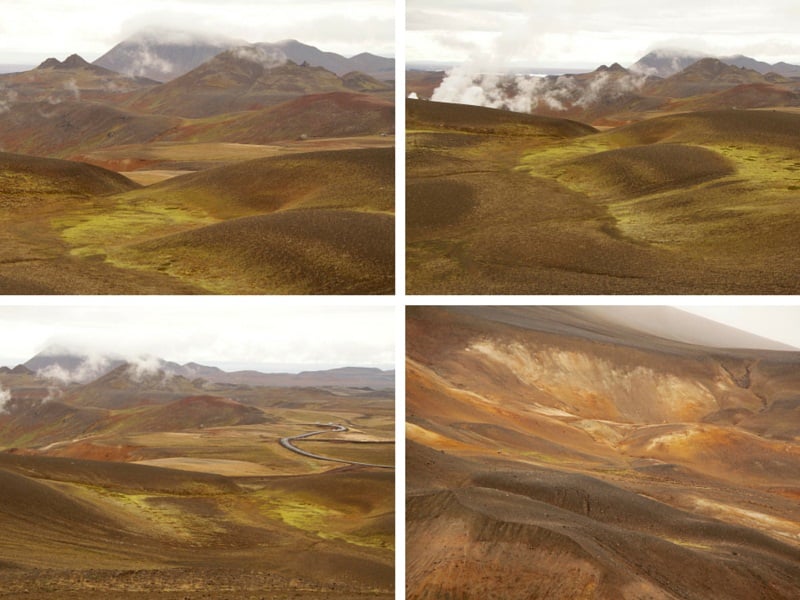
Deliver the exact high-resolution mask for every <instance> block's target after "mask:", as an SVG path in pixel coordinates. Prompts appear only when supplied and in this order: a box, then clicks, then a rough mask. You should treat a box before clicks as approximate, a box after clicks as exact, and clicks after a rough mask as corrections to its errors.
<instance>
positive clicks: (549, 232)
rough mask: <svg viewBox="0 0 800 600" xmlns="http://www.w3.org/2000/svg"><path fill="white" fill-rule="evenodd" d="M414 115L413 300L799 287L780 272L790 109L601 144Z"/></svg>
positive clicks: (661, 121)
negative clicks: (441, 295) (477, 295)
mask: <svg viewBox="0 0 800 600" xmlns="http://www.w3.org/2000/svg"><path fill="white" fill-rule="evenodd" d="M725 69H727V67H725ZM733 69H734V70H735V71H736V72H739V71H740V69H738V68H737V67H733ZM756 75H758V74H756ZM758 77H761V76H760V75H758ZM754 85H756V84H754ZM741 87H742V86H737V87H734V88H732V89H741ZM722 93H728V92H722ZM713 96H714V95H713V94H711V95H705V96H699V97H698V98H701V99H707V98H710V97H713ZM695 100H696V99H695ZM693 101H694V100H693ZM697 101H699V100H697ZM407 114H408V117H407V124H408V125H407V127H408V151H407V162H406V165H407V199H406V208H407V211H406V212H407V215H406V225H407V237H406V242H407V245H406V248H407V254H406V265H407V286H408V288H407V289H408V291H409V292H411V293H446V294H450V293H462V294H466V293H470V294H474V293H480V294H492V293H500V294H506V293H511V294H524V293H579V294H583V293H589V294H593V293H601V292H604V293H637V294H653V293H724V294H729V293H737V290H738V291H739V293H746V290H749V291H750V293H766V294H773V293H792V292H791V290H793V289H796V286H795V285H794V283H792V282H791V281H790V280H789V278H787V277H786V276H785V271H784V269H785V268H786V265H792V264H794V263H795V262H796V257H795V256H794V253H793V251H792V248H793V247H794V246H793V241H792V237H793V234H792V233H791V232H792V231H793V229H794V228H796V227H797V214H796V211H795V210H794V208H793V207H794V199H795V196H796V190H797V189H798V186H799V185H800V178H798V176H797V173H796V171H797V167H798V165H799V164H800V162H798V160H799V159H798V156H797V148H798V139H797V136H796V135H795V133H794V132H796V131H797V123H796V121H797V119H798V115H797V114H796V113H795V112H790V110H789V109H786V110H713V111H697V112H687V113H680V114H662V115H661V116H658V117H652V118H647V119H642V120H638V121H636V122H633V123H630V124H627V125H622V126H617V127H603V128H602V129H603V131H598V130H597V129H594V128H591V127H588V126H586V125H584V124H582V123H578V122H576V121H572V120H566V119H561V120H559V119H553V118H549V117H548V118H545V117H541V116H539V115H517V113H511V112H509V111H505V110H497V109H489V108H484V107H470V106H461V105H457V104H448V103H440V102H432V101H420V100H408V101H407ZM488 115H491V116H488ZM518 117H519V118H518ZM537 119H550V120H541V121H536V120H537ZM536 123H538V125H537V124H536ZM787 261H788V262H787ZM789 268H790V269H791V268H793V267H789ZM745 273H746V274H745ZM659 290H660V292H659Z"/></svg>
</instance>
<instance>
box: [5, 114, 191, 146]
mask: <svg viewBox="0 0 800 600" xmlns="http://www.w3.org/2000/svg"><path fill="white" fill-rule="evenodd" d="M178 123H179V121H178V120H177V119H174V118H170V117H163V116H159V115H141V114H134V113H131V112H128V111H125V110H121V109H118V108H114V107H111V106H107V105H105V104H101V103H99V102H88V101H83V102H72V101H70V102H61V103H60V104H56V105H55V106H53V105H51V104H49V103H48V102H38V103H37V102H27V103H20V104H18V105H15V107H14V110H13V111H8V112H6V113H5V114H1V115H0V142H2V144H3V147H4V148H6V149H7V150H12V151H14V152H22V153H26V154H36V155H40V156H54V155H55V156H64V157H71V156H74V155H77V154H80V153H81V152H85V151H86V150H87V149H89V148H91V149H97V148H106V147H109V146H118V145H123V144H137V143H144V142H149V141H152V140H153V139H155V138H156V137H157V136H159V135H160V134H162V133H164V132H165V131H168V130H170V129H171V128H173V127H175V126H177V125H178Z"/></svg>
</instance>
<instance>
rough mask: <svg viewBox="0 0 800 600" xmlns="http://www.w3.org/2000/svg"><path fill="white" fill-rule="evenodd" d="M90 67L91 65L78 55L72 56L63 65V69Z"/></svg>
mask: <svg viewBox="0 0 800 600" xmlns="http://www.w3.org/2000/svg"><path fill="white" fill-rule="evenodd" d="M90 66H91V65H90V64H89V63H88V62H86V61H85V60H84V59H83V57H81V56H79V55H78V54H70V55H69V56H68V57H67V58H66V60H65V61H64V62H62V63H61V67H62V68H64V69H80V68H84V67H90Z"/></svg>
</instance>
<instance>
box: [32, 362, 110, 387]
mask: <svg viewBox="0 0 800 600" xmlns="http://www.w3.org/2000/svg"><path fill="white" fill-rule="evenodd" d="M109 364H110V360H109V359H108V358H107V357H105V356H99V355H96V356H87V357H85V358H84V360H83V361H82V362H81V363H80V364H79V365H78V366H77V367H75V368H74V369H71V370H70V369H66V368H64V367H62V366H61V365H59V364H57V363H56V364H52V365H48V366H47V367H45V368H43V369H39V370H38V371H37V372H36V375H37V376H39V377H42V378H44V379H49V380H51V381H57V382H59V383H62V384H69V383H86V382H87V381H91V380H92V379H97V378H98V377H99V376H100V375H102V374H103V373H105V372H106V371H107V370H108V366H109Z"/></svg>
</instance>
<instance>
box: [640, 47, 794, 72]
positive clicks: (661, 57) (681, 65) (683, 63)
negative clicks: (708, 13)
mask: <svg viewBox="0 0 800 600" xmlns="http://www.w3.org/2000/svg"><path fill="white" fill-rule="evenodd" d="M704 58H714V57H710V56H708V55H706V54H698V53H696V52H689V51H686V50H676V49H666V48H661V49H657V50H653V51H651V52H648V53H647V54H645V55H644V56H643V57H641V58H640V59H639V60H637V61H636V62H635V63H634V64H633V65H631V67H630V68H631V70H633V71H637V72H640V73H644V74H647V75H655V76H657V77H669V76H670V75H674V74H675V73H678V72H680V71H682V70H683V69H685V68H686V67H688V66H689V65H691V64H693V63H696V62H697V61H698V60H702V59H704ZM716 58H717V59H718V60H719V61H720V62H723V63H725V64H726V65H731V66H734V67H742V68H745V69H752V70H753V71H757V72H759V73H761V74H766V73H776V74H777V75H783V76H784V77H800V66H798V65H792V64H789V63H786V62H777V63H774V64H770V63H767V62H764V61H761V60H757V59H755V58H751V57H749V56H744V55H742V54H737V55H735V56H719V57H716Z"/></svg>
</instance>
